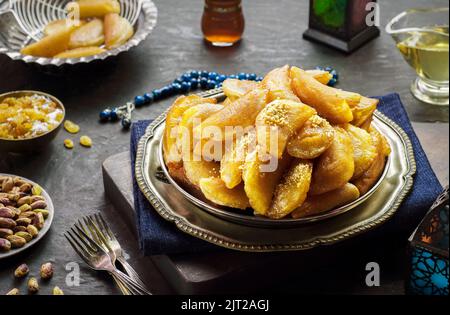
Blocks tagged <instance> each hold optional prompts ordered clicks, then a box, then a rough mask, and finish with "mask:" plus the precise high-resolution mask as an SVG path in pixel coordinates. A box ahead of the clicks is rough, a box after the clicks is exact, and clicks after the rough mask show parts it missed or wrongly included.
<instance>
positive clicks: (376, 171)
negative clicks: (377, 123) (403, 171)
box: [352, 128, 391, 195]
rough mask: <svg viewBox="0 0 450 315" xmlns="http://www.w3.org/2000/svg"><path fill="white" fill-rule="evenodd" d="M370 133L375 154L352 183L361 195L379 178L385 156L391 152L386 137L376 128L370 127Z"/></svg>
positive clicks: (384, 162)
mask: <svg viewBox="0 0 450 315" xmlns="http://www.w3.org/2000/svg"><path fill="white" fill-rule="evenodd" d="M370 135H371V136H372V140H373V143H374V144H375V146H376V148H377V156H376V157H375V160H374V161H373V163H372V165H371V166H370V167H369V168H368V169H367V170H366V171H365V172H364V173H363V174H362V175H361V176H360V177H359V178H357V179H355V180H353V181H352V182H353V184H354V185H355V186H356V187H358V190H359V192H360V193H361V195H364V194H365V193H366V192H368V191H369V190H370V189H371V188H372V187H373V185H374V184H375V183H376V181H377V180H378V179H379V178H380V176H381V174H382V173H383V171H384V167H385V165H386V158H387V157H388V156H389V154H390V153H391V148H390V146H389V143H388V142H387V140H386V138H384V136H383V135H381V134H380V133H379V132H378V130H376V129H375V128H371V130H370Z"/></svg>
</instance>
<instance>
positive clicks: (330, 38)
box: [303, 0, 380, 53]
mask: <svg viewBox="0 0 450 315" xmlns="http://www.w3.org/2000/svg"><path fill="white" fill-rule="evenodd" d="M376 8H377V4H376V0H310V8H309V29H308V30H307V31H306V32H305V33H304V34H303V37H304V38H305V39H308V40H313V41H316V42H320V43H322V44H325V45H328V46H331V47H333V48H336V49H338V50H341V51H343V52H346V53H351V52H353V51H354V50H356V49H357V48H359V47H361V46H362V45H363V44H365V43H366V42H368V41H369V40H371V39H373V38H375V37H377V36H379V35H380V30H379V29H378V27H377V26H376V24H377V23H376V22H377V18H376V14H378V12H377V11H376Z"/></svg>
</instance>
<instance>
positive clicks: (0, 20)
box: [0, 0, 158, 66]
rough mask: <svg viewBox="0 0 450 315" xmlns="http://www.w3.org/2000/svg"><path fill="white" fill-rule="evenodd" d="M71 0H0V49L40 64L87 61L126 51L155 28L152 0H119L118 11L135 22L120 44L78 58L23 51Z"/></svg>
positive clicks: (39, 36)
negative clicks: (131, 30) (49, 56)
mask: <svg viewBox="0 0 450 315" xmlns="http://www.w3.org/2000/svg"><path fill="white" fill-rule="evenodd" d="M68 2H70V0H0V53H3V54H5V55H7V56H9V57H10V58H11V59H13V60H22V61H24V62H27V63H36V64H40V65H44V66H45V65H54V66H61V65H64V64H70V65H72V64H78V63H88V62H91V61H94V60H103V59H106V58H108V57H111V56H116V55H118V54H120V53H121V52H124V51H128V50H129V49H131V48H132V47H134V46H137V45H138V44H139V43H140V42H142V41H143V40H144V39H145V38H146V37H147V36H148V35H149V34H150V33H151V32H152V30H153V29H154V27H155V26H156V22H157V17H158V10H157V8H156V6H155V4H154V3H153V1H152V0H119V3H120V8H121V13H120V15H121V16H123V17H125V18H126V19H127V20H128V21H130V23H131V24H132V25H133V26H134V35H133V37H131V38H130V39H129V40H128V41H127V42H126V43H125V44H123V45H122V46H119V47H116V48H114V49H111V50H107V51H105V52H104V53H101V54H98V55H93V56H87V57H81V58H66V59H61V58H44V57H34V56H28V55H22V54H21V53H20V50H21V48H22V47H24V46H25V45H27V44H29V43H30V42H31V41H33V40H38V39H39V38H42V37H43V33H42V32H43V29H44V27H45V25H47V24H48V23H49V22H51V21H54V20H57V19H62V18H65V17H66V11H65V9H64V8H65V6H66V4H67V3H68Z"/></svg>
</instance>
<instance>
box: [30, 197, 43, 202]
mask: <svg viewBox="0 0 450 315" xmlns="http://www.w3.org/2000/svg"><path fill="white" fill-rule="evenodd" d="M40 200H41V201H45V198H44V197H42V196H31V203H33V202H36V201H40Z"/></svg>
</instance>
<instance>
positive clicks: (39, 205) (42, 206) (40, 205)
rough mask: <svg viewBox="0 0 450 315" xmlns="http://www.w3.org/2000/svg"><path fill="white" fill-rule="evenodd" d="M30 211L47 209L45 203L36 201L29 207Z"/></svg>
mask: <svg viewBox="0 0 450 315" xmlns="http://www.w3.org/2000/svg"><path fill="white" fill-rule="evenodd" d="M30 206H31V209H33V210H34V209H45V208H47V203H46V202H45V201H44V200H37V201H35V202H33V203H32V204H31V205H30Z"/></svg>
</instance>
